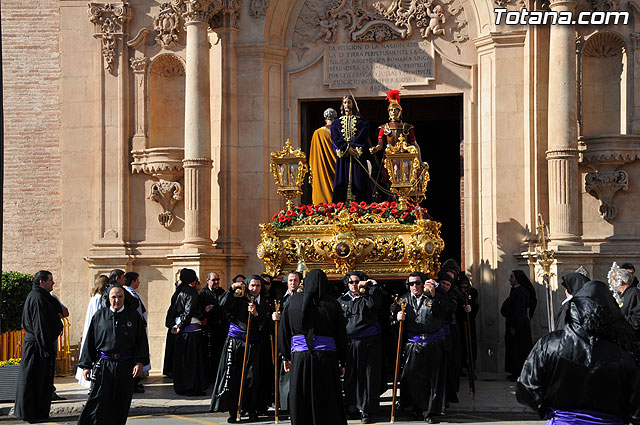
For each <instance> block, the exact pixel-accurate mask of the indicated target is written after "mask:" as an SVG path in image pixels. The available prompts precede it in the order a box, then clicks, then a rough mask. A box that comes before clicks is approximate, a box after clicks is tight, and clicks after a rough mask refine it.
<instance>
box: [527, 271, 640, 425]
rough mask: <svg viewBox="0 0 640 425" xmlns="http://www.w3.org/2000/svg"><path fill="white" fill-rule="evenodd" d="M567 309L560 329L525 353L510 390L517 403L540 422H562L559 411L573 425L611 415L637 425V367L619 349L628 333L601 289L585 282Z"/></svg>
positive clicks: (639, 385)
mask: <svg viewBox="0 0 640 425" xmlns="http://www.w3.org/2000/svg"><path fill="white" fill-rule="evenodd" d="M568 304H569V306H568V321H567V324H566V326H565V327H564V328H563V329H560V330H557V331H554V332H551V333H549V334H547V335H545V336H543V337H542V338H541V339H540V340H539V341H538V342H537V343H536V345H535V346H534V347H533V350H531V353H530V354H529V356H528V358H527V360H526V362H525V364H524V367H523V369H522V374H521V375H520V378H519V379H518V383H517V384H516V397H517V399H518V401H519V402H520V403H522V404H525V405H527V406H529V407H531V408H532V409H533V410H535V411H536V412H538V414H539V415H540V417H541V418H543V417H545V416H546V417H548V418H553V417H555V418H556V419H557V418H558V417H560V418H562V416H564V417H565V418H566V415H563V412H562V411H564V412H573V413H578V417H577V418H575V417H573V416H574V415H573V413H571V414H570V415H569V417H570V418H571V419H570V420H569V422H571V423H575V424H582V423H584V422H582V421H580V417H579V415H580V413H583V414H584V413H586V414H587V415H589V416H595V417H599V418H601V420H600V421H599V422H598V423H603V421H602V419H603V417H604V418H607V416H608V415H615V416H617V417H618V418H619V420H620V421H621V422H624V423H629V422H631V423H632V424H640V364H639V363H638V361H637V360H634V359H633V357H632V355H631V353H630V352H629V351H627V350H626V349H625V348H623V346H626V345H627V343H628V342H629V341H631V340H632V338H633V336H632V331H631V329H629V328H628V325H627V324H626V323H625V322H624V320H623V319H622V317H621V313H620V310H619V309H618V308H617V306H616V305H615V302H614V301H613V297H612V296H611V293H610V291H609V289H608V287H607V285H605V284H604V283H602V282H598V281H591V282H588V283H586V284H585V285H584V286H583V288H582V289H581V290H580V291H578V292H576V294H574V297H573V298H572V299H571V300H570V301H569V302H568ZM625 328H626V329H625ZM637 354H638V353H637V352H636V353H635V355H637ZM560 420H561V421H562V419H560ZM566 422H567V421H565V422H564V423H566ZM606 422H609V423H613V422H614V421H613V420H607V419H605V420H604V423H606ZM560 423H563V422H560ZM590 423H594V422H590Z"/></svg>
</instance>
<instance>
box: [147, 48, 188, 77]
mask: <svg viewBox="0 0 640 425" xmlns="http://www.w3.org/2000/svg"><path fill="white" fill-rule="evenodd" d="M149 72H151V73H152V74H156V75H159V76H161V77H164V78H175V77H182V76H184V64H183V63H182V61H181V60H180V59H179V58H178V57H177V56H174V55H171V54H169V55H162V56H160V57H158V58H157V59H156V60H154V63H153V66H152V67H151V69H150V70H149Z"/></svg>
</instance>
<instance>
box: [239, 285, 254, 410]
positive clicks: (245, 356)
mask: <svg viewBox="0 0 640 425" xmlns="http://www.w3.org/2000/svg"><path fill="white" fill-rule="evenodd" d="M253 299H254V298H253V297H251V298H250V299H249V305H251V304H253ZM251 316H253V314H251V313H249V318H248V319H247V336H246V338H245V340H244V356H243V358H242V374H241V375H240V395H239V396H238V412H237V420H240V412H241V411H242V390H243V388H244V369H245V366H246V365H247V353H248V352H249V331H250V330H251Z"/></svg>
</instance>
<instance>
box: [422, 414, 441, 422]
mask: <svg viewBox="0 0 640 425" xmlns="http://www.w3.org/2000/svg"><path fill="white" fill-rule="evenodd" d="M424 421H425V422H426V423H428V424H439V423H440V421H439V420H437V419H436V418H433V417H431V416H425V418H424Z"/></svg>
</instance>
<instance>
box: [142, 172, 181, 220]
mask: <svg viewBox="0 0 640 425" xmlns="http://www.w3.org/2000/svg"><path fill="white" fill-rule="evenodd" d="M149 199H151V200H152V201H155V202H157V203H159V204H160V206H161V207H162V209H163V211H162V212H161V213H160V214H158V222H159V223H160V224H162V225H163V226H164V227H165V228H166V229H169V228H171V226H172V225H173V219H174V217H173V207H174V206H175V205H176V203H177V202H178V201H180V200H181V199H182V186H181V185H180V183H178V182H170V181H166V180H160V181H158V182H155V183H153V184H152V185H151V193H149Z"/></svg>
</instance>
